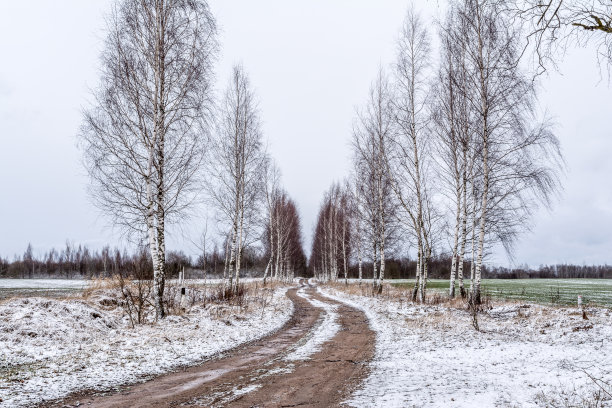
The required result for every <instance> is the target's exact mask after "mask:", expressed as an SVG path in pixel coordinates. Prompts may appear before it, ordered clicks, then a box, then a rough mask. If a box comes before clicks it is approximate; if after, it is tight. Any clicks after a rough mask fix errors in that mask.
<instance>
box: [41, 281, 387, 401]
mask: <svg viewBox="0 0 612 408" xmlns="http://www.w3.org/2000/svg"><path fill="white" fill-rule="evenodd" d="M301 287H302V289H301V292H304V293H305V294H306V295H307V296H308V297H309V298H310V299H314V300H315V301H314V302H311V301H309V300H308V299H306V298H305V297H303V296H301V294H298V290H297V289H291V290H289V291H288V292H287V295H288V296H289V298H290V299H291V300H292V302H293V304H294V313H293V316H292V318H291V320H290V321H289V322H288V323H287V324H286V325H285V326H284V327H283V328H282V329H280V330H279V331H277V332H276V333H274V334H272V335H270V336H268V337H265V338H263V339H260V340H258V341H255V342H252V343H250V344H247V345H244V346H242V347H238V348H236V349H234V350H231V351H228V352H226V353H224V355H223V357H221V358H219V359H216V360H210V361H207V362H205V363H203V364H202V365H198V366H194V367H190V368H187V369H185V370H184V371H180V372H175V373H170V374H166V375H163V376H160V377H157V378H155V379H152V380H150V381H147V382H145V383H142V384H136V385H133V386H130V387H123V388H122V389H121V391H119V392H116V393H111V394H108V393H97V394H96V393H91V392H85V393H81V394H74V395H73V396H71V397H69V398H67V399H64V400H62V401H60V402H55V403H52V404H45V405H44V406H45V407H76V406H80V407H82V406H86V407H99V408H110V407H229V406H231V407H295V406H300V407H330V406H338V405H340V403H342V402H343V401H344V400H346V399H347V398H348V396H349V395H350V393H351V392H352V390H353V389H355V388H356V387H357V386H358V385H359V384H360V382H361V380H362V379H364V378H365V376H366V375H367V373H368V362H369V361H370V360H371V359H372V357H373V355H374V346H375V342H376V341H375V340H376V335H375V333H374V332H373V331H372V330H371V329H370V328H369V326H368V321H367V318H366V316H365V314H364V313H363V312H362V311H360V310H357V309H354V308H352V307H350V306H348V305H345V304H343V303H339V302H336V301H334V300H331V299H328V298H326V297H324V296H322V295H320V294H319V293H318V292H316V290H315V288H314V287H312V286H309V285H308V286H305V285H302V286H301ZM318 302H324V303H327V304H330V305H334V311H335V314H336V315H337V316H336V324H337V325H338V326H339V328H338V329H337V332H335V335H334V336H333V337H332V338H331V340H329V341H327V342H325V343H323V344H320V345H319V346H318V348H317V349H318V350H317V349H315V351H314V353H313V354H311V355H310V356H309V358H307V359H305V360H297V361H294V360H292V359H288V358H287V356H288V355H290V354H291V353H292V352H293V351H295V350H296V349H298V348H300V347H304V345H305V344H306V343H308V341H309V339H311V338H312V337H313V336H315V334H316V333H317V331H319V334H320V331H321V330H325V329H326V328H325V327H322V326H321V325H322V324H323V322H325V321H327V324H328V325H329V319H327V320H326V319H325V314H326V312H325V311H324V310H323V309H322V308H320V307H317V306H315V305H314V304H317V303H318ZM312 303H314V304H312Z"/></svg>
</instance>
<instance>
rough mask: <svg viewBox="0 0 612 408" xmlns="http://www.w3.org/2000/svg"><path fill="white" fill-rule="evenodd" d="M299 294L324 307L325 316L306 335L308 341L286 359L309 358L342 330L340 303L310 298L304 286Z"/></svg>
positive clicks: (313, 303)
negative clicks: (339, 316)
mask: <svg viewBox="0 0 612 408" xmlns="http://www.w3.org/2000/svg"><path fill="white" fill-rule="evenodd" d="M297 294H298V296H301V297H303V298H304V299H306V300H308V302H310V304H311V305H313V306H314V307H317V308H320V309H323V311H324V312H325V313H324V316H323V317H322V318H320V319H319V321H318V322H317V324H316V325H315V328H314V330H313V331H312V334H311V335H309V336H307V337H306V342H305V343H303V344H301V345H299V346H298V347H297V348H296V349H295V350H293V351H292V352H291V353H290V354H288V355H287V356H286V357H285V360H286V361H298V360H308V359H310V356H312V355H313V354H315V353H316V352H318V351H320V350H321V346H322V345H323V344H324V343H326V342H328V341H330V340H331V339H332V338H333V337H334V336H335V335H336V334H337V333H338V330H340V324H338V313H337V309H338V305H333V304H330V303H325V302H321V301H319V300H316V299H312V298H310V297H309V296H308V295H307V294H306V292H305V291H304V288H301V289H299V290H298V292H297Z"/></svg>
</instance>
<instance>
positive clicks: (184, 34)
mask: <svg viewBox="0 0 612 408" xmlns="http://www.w3.org/2000/svg"><path fill="white" fill-rule="evenodd" d="M107 31H108V35H107V38H106V42H105V48H104V51H103V53H102V74H101V75H102V78H101V85H100V87H99V88H98V89H97V90H95V91H94V92H93V97H94V104H93V106H92V107H91V108H89V109H87V110H86V111H85V112H84V125H83V128H82V131H81V136H80V146H81V149H82V151H83V154H84V162H85V166H86V168H87V171H88V173H89V176H90V178H91V193H92V196H93V198H94V199H95V202H96V203H97V205H98V206H99V208H100V209H101V210H102V211H103V212H104V213H106V214H107V215H108V216H109V217H110V218H111V219H112V221H113V222H114V224H115V225H117V226H120V227H122V228H123V229H124V231H125V232H127V233H128V234H129V235H131V236H133V235H134V234H135V235H136V236H137V239H140V237H141V236H147V237H148V243H149V249H150V252H151V257H152V259H153V268H154V296H155V308H156V316H157V317H158V318H161V317H164V315H165V312H164V306H163V293H164V286H165V262H166V260H165V256H166V242H165V233H166V224H167V223H171V222H174V221H177V220H179V219H180V218H181V217H182V216H184V215H185V214H186V210H187V209H188V208H189V207H190V205H191V204H192V203H193V201H194V197H195V196H196V194H197V192H198V189H197V186H198V184H199V183H198V177H197V176H198V174H199V170H200V168H201V163H202V157H203V150H204V146H205V140H206V134H207V130H206V129H207V123H208V120H209V118H210V106H211V103H210V100H211V80H212V65H213V62H214V61H215V55H216V52H217V42H216V25H215V21H214V18H213V16H212V15H211V13H210V10H209V8H208V5H207V3H206V2H205V1H204V0H175V1H163V0H157V1H150V2H145V1H140V0H123V1H122V2H121V3H119V4H118V5H117V6H116V7H115V8H114V9H113V12H112V14H111V15H110V17H109V19H108V23H107Z"/></svg>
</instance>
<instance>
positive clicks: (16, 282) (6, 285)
mask: <svg viewBox="0 0 612 408" xmlns="http://www.w3.org/2000/svg"><path fill="white" fill-rule="evenodd" d="M89 282H90V281H88V280H83V279H0V289H41V290H42V289H84V288H85V287H87V285H88V284H89Z"/></svg>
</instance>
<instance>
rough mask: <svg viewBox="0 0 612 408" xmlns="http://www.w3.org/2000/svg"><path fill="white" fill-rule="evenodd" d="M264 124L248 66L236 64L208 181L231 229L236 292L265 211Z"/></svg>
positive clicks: (231, 265) (221, 112) (230, 268)
mask: <svg viewBox="0 0 612 408" xmlns="http://www.w3.org/2000/svg"><path fill="white" fill-rule="evenodd" d="M260 127H261V125H260V119H259V110H258V106H257V101H256V99H255V95H254V93H253V90H252V89H251V85H250V82H249V79H248V77H247V75H246V73H245V72H244V68H243V67H242V66H241V65H237V66H235V67H234V69H233V72H232V76H231V79H230V83H229V85H228V88H227V90H226V92H225V95H224V98H223V102H222V105H221V107H220V109H219V115H218V120H217V129H216V134H215V137H214V138H213V142H212V143H211V148H210V149H209V156H208V160H207V162H208V167H209V173H210V178H209V180H208V182H207V183H206V186H207V190H208V194H209V197H210V199H211V200H212V203H213V204H214V205H215V207H216V208H217V211H218V215H219V218H220V221H222V224H226V226H227V230H228V231H229V236H230V243H229V258H228V263H227V266H226V268H227V270H228V273H229V279H230V287H231V290H232V291H233V290H235V289H237V287H238V285H239V281H240V268H241V259H242V254H243V250H244V248H245V247H246V245H247V244H248V243H249V239H252V238H253V237H255V236H256V234H255V233H254V231H253V230H254V229H255V228H256V227H257V226H258V223H259V217H260V215H261V212H260V210H261V208H260V203H261V200H262V198H263V197H262V195H263V194H262V192H263V188H264V185H263V180H264V177H263V174H264V171H265V165H266V153H265V150H264V145H263V142H262V134H261V128H260ZM249 237H250V238H249Z"/></svg>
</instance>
